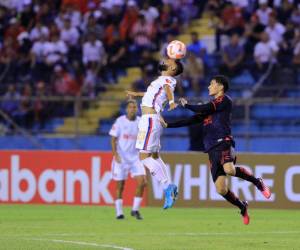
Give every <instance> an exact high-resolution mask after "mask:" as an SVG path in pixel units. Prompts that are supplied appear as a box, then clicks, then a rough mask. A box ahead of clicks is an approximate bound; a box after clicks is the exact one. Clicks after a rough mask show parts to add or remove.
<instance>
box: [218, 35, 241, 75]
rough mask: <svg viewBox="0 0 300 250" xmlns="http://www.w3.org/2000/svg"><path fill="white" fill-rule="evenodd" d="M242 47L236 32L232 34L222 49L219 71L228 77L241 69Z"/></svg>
mask: <svg viewBox="0 0 300 250" xmlns="http://www.w3.org/2000/svg"><path fill="white" fill-rule="evenodd" d="M243 59H244V49H243V47H242V46H241V44H240V37H239V35H238V34H233V35H232V36H231V38H230V43H229V44H228V45H226V46H225V47H224V49H223V51H222V60H223V62H222V66H221V72H222V74H224V75H228V76H229V77H234V76H236V75H238V74H239V73H240V72H241V70H242V69H243Z"/></svg>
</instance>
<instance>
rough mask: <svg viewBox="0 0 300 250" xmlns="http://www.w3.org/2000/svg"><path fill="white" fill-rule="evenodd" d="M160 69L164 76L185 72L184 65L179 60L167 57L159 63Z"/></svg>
mask: <svg viewBox="0 0 300 250" xmlns="http://www.w3.org/2000/svg"><path fill="white" fill-rule="evenodd" d="M158 70H159V71H161V74H162V75H164V76H178V75H180V74H181V73H182V72H183V65H182V63H181V62H180V61H179V60H174V59H171V58H165V59H163V60H162V61H161V62H160V63H159V65H158Z"/></svg>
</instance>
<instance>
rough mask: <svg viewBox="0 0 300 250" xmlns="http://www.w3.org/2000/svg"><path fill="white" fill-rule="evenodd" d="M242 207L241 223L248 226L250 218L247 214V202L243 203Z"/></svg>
mask: <svg viewBox="0 0 300 250" xmlns="http://www.w3.org/2000/svg"><path fill="white" fill-rule="evenodd" d="M243 204H244V207H243V208H242V209H241V215H242V217H243V223H244V224H245V225H248V224H249V223H250V216H249V214H248V202H247V201H243Z"/></svg>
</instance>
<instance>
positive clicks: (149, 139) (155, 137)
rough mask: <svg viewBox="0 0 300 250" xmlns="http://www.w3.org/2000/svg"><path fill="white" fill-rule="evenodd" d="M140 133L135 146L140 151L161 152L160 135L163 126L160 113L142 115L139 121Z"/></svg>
mask: <svg viewBox="0 0 300 250" xmlns="http://www.w3.org/2000/svg"><path fill="white" fill-rule="evenodd" d="M138 128H139V133H138V136H137V140H136V144H135V147H136V148H137V149H139V150H140V151H145V152H152V153H153V152H159V149H160V137H161V135H162V131H163V127H162V126H161V124H160V120H159V115H157V114H149V115H142V117H141V119H140V121H139V125H138Z"/></svg>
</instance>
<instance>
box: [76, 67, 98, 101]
mask: <svg viewBox="0 0 300 250" xmlns="http://www.w3.org/2000/svg"><path fill="white" fill-rule="evenodd" d="M99 81H100V80H99V78H98V76H97V72H95V69H88V70H87V71H86V74H85V78H84V80H83V85H82V87H81V90H80V91H81V94H82V95H84V96H88V97H91V98H94V97H95V96H96V85H97V83H98V82H99Z"/></svg>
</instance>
